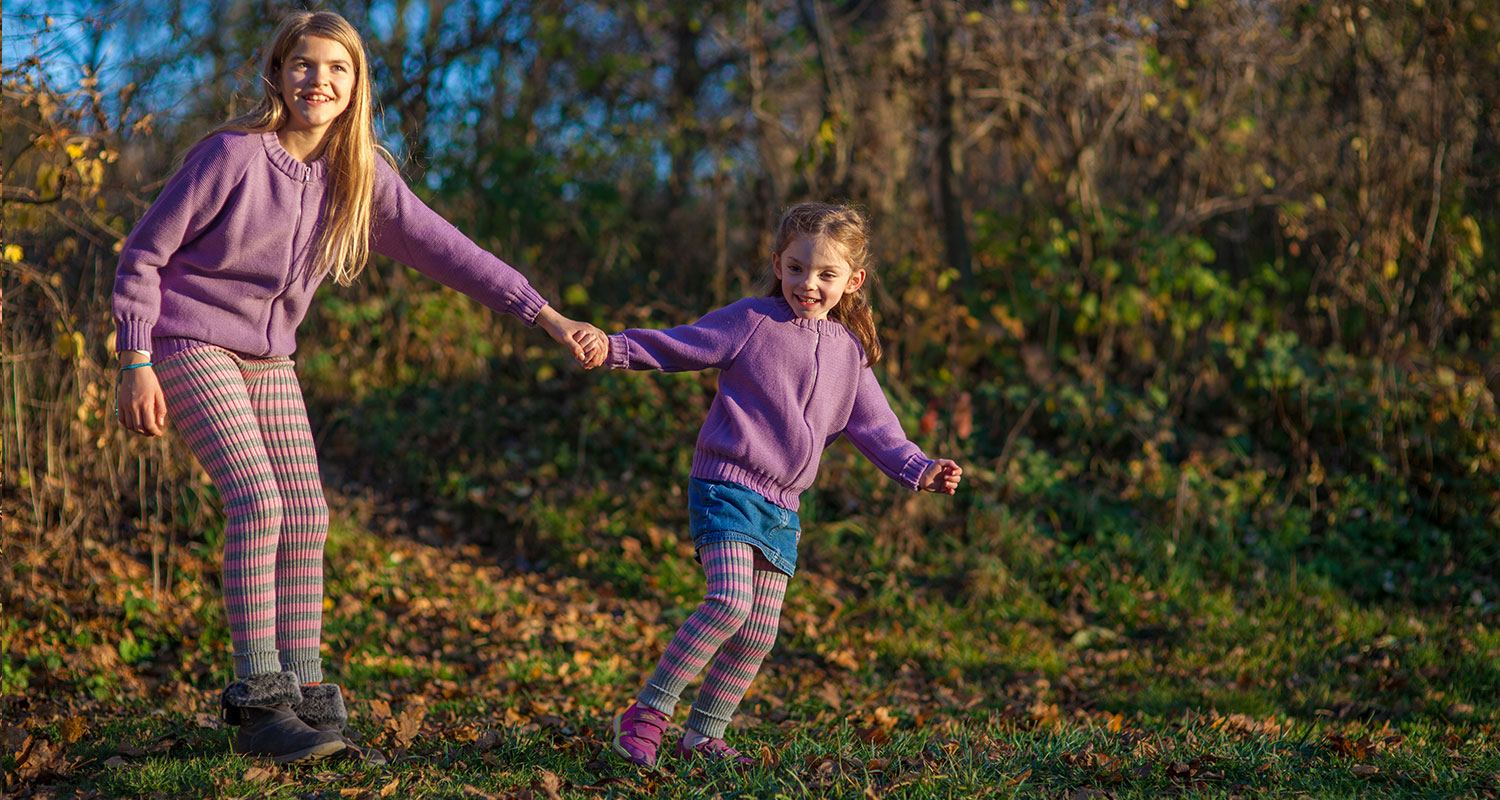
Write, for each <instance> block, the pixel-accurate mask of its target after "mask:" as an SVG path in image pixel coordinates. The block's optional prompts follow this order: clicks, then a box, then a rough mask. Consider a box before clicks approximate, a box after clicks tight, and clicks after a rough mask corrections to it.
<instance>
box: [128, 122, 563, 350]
mask: <svg viewBox="0 0 1500 800" xmlns="http://www.w3.org/2000/svg"><path fill="white" fill-rule="evenodd" d="M375 163H376V166H377V170H376V173H375V207H374V213H373V222H372V224H371V229H370V249H371V250H373V251H374V252H376V253H380V254H381V255H386V256H390V257H391V258H394V259H396V260H397V261H400V262H402V263H404V264H407V265H410V266H411V267H414V268H416V269H417V270H419V271H421V272H422V273H424V274H426V275H428V276H431V277H432V278H435V279H437V280H438V281H440V282H442V283H444V284H446V285H448V286H451V287H453V288H454V289H457V290H459V291H460V292H463V293H464V294H466V295H469V296H470V297H473V298H474V299H476V300H478V301H479V302H481V303H483V304H485V305H486V306H489V307H490V308H492V309H494V310H496V311H504V312H507V313H510V314H514V315H515V316H517V317H519V318H520V319H521V320H522V321H524V322H526V323H527V324H528V325H531V324H535V320H536V315H537V313H538V312H539V311H541V309H542V306H544V305H546V304H547V301H546V300H544V299H542V296H541V295H539V294H537V293H536V290H534V289H532V288H531V285H530V284H529V283H527V281H526V279H525V278H524V277H522V276H521V274H520V273H518V272H516V271H515V270H514V269H511V268H510V267H509V266H508V265H506V264H505V262H503V261H501V260H500V259H498V258H496V257H494V256H493V255H490V254H489V253H488V252H486V251H485V250H484V249H482V248H481V247H479V246H478V245H476V244H474V243H473V242H472V241H470V240H469V238H468V237H466V236H464V235H463V234H462V233H460V232H459V231H458V229H457V228H454V227H453V226H452V225H450V224H449V223H448V221H447V220H445V219H443V218H442V217H441V216H439V215H438V214H437V213H436V212H434V211H433V210H432V209H430V208H428V207H427V206H426V205H424V204H423V203H422V201H421V200H418V199H417V196H416V195H414V194H412V192H411V190H410V189H409V188H407V186H406V182H405V181H403V180H402V179H401V176H400V175H398V174H397V173H396V170H395V169H393V168H392V167H391V166H390V165H389V164H387V163H386V162H385V160H384V159H382V158H378V157H377V158H376V159H375ZM324 170H325V165H324V162H323V160H322V159H319V160H317V161H314V162H312V163H303V162H301V161H298V160H297V159H296V158H294V157H293V156H292V154H291V153H288V152H287V151H286V150H285V149H283V148H282V146H281V141H280V140H279V139H278V138H277V137H276V134H275V133H262V134H246V133H218V134H215V135H213V136H210V137H208V138H207V139H204V140H203V141H202V142H199V143H198V144H197V145H196V146H194V147H193V149H192V150H191V151H189V152H188V154H187V158H186V159H185V160H184V161H183V164H182V168H181V169H179V170H178V171H177V173H176V174H174V175H173V176H172V178H171V179H170V180H168V181H167V185H166V188H164V189H163V190H162V193H161V195H160V196H159V197H157V199H156V202H154V203H152V204H151V208H150V209H148V210H147V211H146V214H145V216H143V217H142V218H141V220H140V222H139V223H138V224H137V225H136V226H135V230H134V231H132V232H131V234H130V237H129V238H128V239H126V240H125V246H124V249H123V250H122V251H121V253H120V264H119V268H118V270H117V271H116V273H115V293H114V313H115V326H116V328H117V330H118V334H117V336H116V340H115V347H116V348H117V349H120V350H151V351H152V358H154V359H161V358H165V357H166V356H168V355H171V354H172V353H174V352H179V351H181V350H183V349H186V348H187V347H190V346H193V344H195V343H198V342H206V343H209V344H214V345H218V346H220V347H223V348H225V349H228V350H233V351H235V352H237V353H241V354H243V355H248V356H289V355H291V354H292V352H293V351H294V350H296V349H297V342H296V331H297V325H298V324H299V323H301V322H302V319H303V317H305V316H307V309H308V305H309V304H310V303H311V301H312V296H313V292H314V291H316V290H317V288H318V284H320V283H322V278H321V277H320V276H316V275H313V274H312V271H311V265H312V260H313V250H314V247H315V246H316V240H315V239H316V237H315V234H316V233H317V230H318V225H319V222H320V220H321V219H322V212H323V191H324V187H325V186H326V183H327V181H326V176H325V174H324Z"/></svg>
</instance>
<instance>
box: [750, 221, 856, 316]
mask: <svg viewBox="0 0 1500 800" xmlns="http://www.w3.org/2000/svg"><path fill="white" fill-rule="evenodd" d="M771 269H772V270H773V271H774V272H775V273H776V280H777V281H778V282H779V283H780V284H781V296H782V297H785V298H786V301H787V303H788V304H790V305H791V307H792V311H793V312H795V313H796V314H797V316H798V317H799V318H801V319H827V318H828V312H830V311H832V310H833V308H834V306H837V305H838V304H839V300H841V299H843V297H844V295H846V294H853V293H854V292H857V291H859V287H861V286H863V285H864V282H865V271H864V270H862V269H853V268H851V267H850V265H849V259H848V257H847V256H846V255H845V252H844V248H843V247H841V246H840V245H839V244H838V243H836V242H833V241H831V240H829V239H828V238H826V237H823V236H802V237H799V238H797V239H794V240H792V243H791V244H789V245H787V246H786V249H784V250H782V251H781V252H779V253H772V254H771Z"/></svg>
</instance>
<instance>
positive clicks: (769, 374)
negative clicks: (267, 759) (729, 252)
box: [609, 297, 932, 511]
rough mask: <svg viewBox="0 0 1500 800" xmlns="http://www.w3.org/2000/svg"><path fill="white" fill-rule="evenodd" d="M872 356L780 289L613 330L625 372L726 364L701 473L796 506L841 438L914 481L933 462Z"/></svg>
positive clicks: (701, 442)
mask: <svg viewBox="0 0 1500 800" xmlns="http://www.w3.org/2000/svg"><path fill="white" fill-rule="evenodd" d="M864 364H865V354H864V349H863V348H861V347H860V345H859V342H858V341H857V340H856V339H855V338H854V336H853V334H851V333H849V330H848V329H847V328H845V327H844V326H843V325H842V324H841V323H838V322H835V321H834V320H829V319H819V320H804V319H800V318H798V317H797V315H796V314H794V313H793V312H792V309H791V306H789V305H787V303H786V301H785V300H783V299H781V298H779V297H750V298H746V299H744V300H740V301H738V302H736V303H732V304H730V305H728V306H725V307H724V308H721V309H718V310H716V311H710V312H709V313H707V314H705V315H704V316H703V318H702V319H700V320H698V321H697V322H695V323H693V324H691V325H682V326H679V327H676V328H668V329H666V330H645V329H639V328H632V329H630V330H627V331H622V332H620V333H616V334H614V335H612V336H610V337H609V366H610V367H611V368H614V369H657V370H661V371H663V372H682V371H685V370H692V369H706V368H708V367H718V368H719V369H720V370H721V372H720V373H719V393H718V396H716V397H715V398H714V402H713V405H712V406H711V407H710V408H709V410H708V419H707V420H705V421H704V423H703V429H702V430H701V431H699V432H698V446H697V449H696V450H695V451H694V453H693V471H692V477H694V478H702V479H706V480H720V481H733V482H735V483H740V484H744V485H745V486H748V487H750V488H751V489H753V490H754V491H755V492H756V493H758V494H760V495H761V496H762V497H764V498H766V499H767V500H770V501H771V502H772V503H775V504H776V505H778V506H781V507H782V508H786V509H790V510H792V511H796V510H797V505H798V499H799V497H800V495H801V494H802V492H803V491H804V490H806V489H807V488H808V487H809V486H811V485H812V482H813V478H815V477H816V476H817V474H818V462H819V461H820V460H821V459H822V457H823V450H824V448H826V447H828V445H830V444H833V442H834V440H835V439H838V438H839V435H840V434H842V435H844V436H848V437H849V441H850V442H853V443H854V446H855V448H857V449H858V450H859V451H860V452H861V453H863V454H864V455H865V457H866V458H868V459H870V461H871V462H873V463H874V464H875V466H877V467H879V468H880V469H881V471H882V472H884V473H885V474H887V475H889V476H891V477H892V478H895V479H896V480H897V481H899V482H900V483H901V485H903V486H905V487H907V488H908V489H916V488H917V480H918V479H919V478H921V476H922V472H923V471H924V470H926V469H927V465H928V464H930V463H932V459H930V458H928V457H927V456H926V455H925V454H924V453H923V452H922V449H921V448H919V447H917V446H916V445H915V444H912V442H911V441H910V440H909V439H907V438H906V434H905V433H903V432H902V430H901V422H900V420H898V419H896V414H895V412H893V411H891V406H890V403H888V402H887V401H886V399H885V393H884V392H883V391H881V389H880V383H879V382H878V381H876V380H875V373H874V372H873V371H871V370H870V368H869V367H867V366H865V365H864Z"/></svg>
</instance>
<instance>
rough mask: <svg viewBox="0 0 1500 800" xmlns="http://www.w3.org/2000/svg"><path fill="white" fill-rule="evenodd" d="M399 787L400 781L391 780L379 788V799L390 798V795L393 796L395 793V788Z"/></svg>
mask: <svg viewBox="0 0 1500 800" xmlns="http://www.w3.org/2000/svg"><path fill="white" fill-rule="evenodd" d="M400 785H401V779H400V778H392V779H391V782H390V783H387V784H386V785H384V786H382V787H380V796H381V797H390V796H391V795H393V794H395V793H396V787H397V786H400Z"/></svg>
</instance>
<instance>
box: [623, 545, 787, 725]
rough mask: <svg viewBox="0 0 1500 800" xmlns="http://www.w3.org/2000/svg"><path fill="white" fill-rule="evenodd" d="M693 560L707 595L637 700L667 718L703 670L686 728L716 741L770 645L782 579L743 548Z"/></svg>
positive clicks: (719, 548)
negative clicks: (699, 561)
mask: <svg viewBox="0 0 1500 800" xmlns="http://www.w3.org/2000/svg"><path fill="white" fill-rule="evenodd" d="M699 555H700V556H701V557H702V558H703V571H704V572H705V573H707V575H708V594H707V595H706V596H705V597H704V598H703V602H702V603H701V604H700V605H699V606H698V608H697V610H695V611H694V612H693V614H692V616H690V617H688V619H687V622H684V623H682V627H681V628H678V629H677V633H676V634H675V635H674V636H673V637H672V641H671V642H670V643H669V644H668V645H667V650H666V652H665V653H663V654H662V657H661V661H660V662H658V663H657V665H656V670H655V671H654V672H652V673H651V678H650V679H649V680H647V681H646V688H645V689H642V690H641V693H640V694H639V695H637V699H638V700H640V702H641V703H642V704H644V705H648V706H650V707H652V708H654V709H656V710H657V711H660V712H662V713H663V714H666V715H667V716H669V717H670V716H672V710H673V709H675V708H676V707H677V701H678V699H679V698H680V696H681V695H682V690H683V689H684V688H686V687H687V684H688V681H691V680H692V679H693V678H694V676H696V675H697V674H698V673H699V672H700V671H702V669H703V667H704V666H705V665H706V666H708V674H707V675H705V676H704V678H703V686H702V687H701V688H700V689H699V690H698V696H697V698H696V699H694V700H693V710H692V711H691V712H690V713H689V714H688V718H687V726H688V727H689V728H691V729H693V730H695V731H697V732H698V733H701V734H703V735H704V736H709V737H713V738H715V739H722V738H724V730H725V729H726V728H727V727H728V725H729V720H730V718H731V717H732V716H733V715H734V711H735V709H736V708H738V707H739V705H740V701H741V700H743V699H744V697H745V692H747V691H749V689H750V682H751V681H752V680H754V679H755V674H756V673H757V672H759V671H760V664H761V662H762V661H764V660H765V658H766V655H767V654H768V653H770V652H771V646H772V645H774V644H775V643H776V627H777V623H778V621H779V620H780V619H781V603H782V601H783V600H784V599H785V597H786V584H787V575H786V573H784V572H780V571H778V570H777V569H776V568H775V567H773V566H771V564H770V563H769V562H767V561H766V560H765V557H764V556H761V555H760V554H759V553H758V552H757V551H756V550H755V548H754V547H753V546H751V545H748V544H745V543H744V542H718V543H716V544H710V545H706V546H705V547H704V548H703V549H702V552H701V553H700V554H699ZM710 660H712V663H709V662H710Z"/></svg>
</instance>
